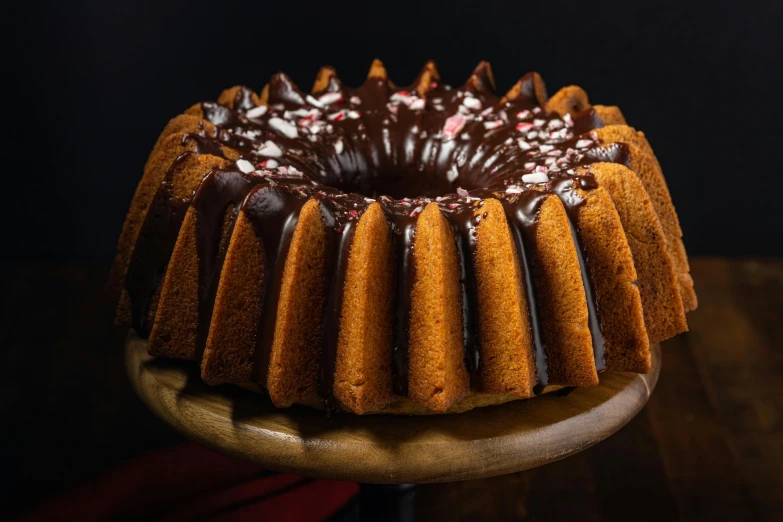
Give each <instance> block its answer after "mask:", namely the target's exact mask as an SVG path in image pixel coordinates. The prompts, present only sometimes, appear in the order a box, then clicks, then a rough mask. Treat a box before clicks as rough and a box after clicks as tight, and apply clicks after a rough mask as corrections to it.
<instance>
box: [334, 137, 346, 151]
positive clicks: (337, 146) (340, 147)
mask: <svg viewBox="0 0 783 522" xmlns="http://www.w3.org/2000/svg"><path fill="white" fill-rule="evenodd" d="M343 147H344V145H343V140H337V141H335V142H334V151H335V152H336V153H337V154H341V153H342V152H343Z"/></svg>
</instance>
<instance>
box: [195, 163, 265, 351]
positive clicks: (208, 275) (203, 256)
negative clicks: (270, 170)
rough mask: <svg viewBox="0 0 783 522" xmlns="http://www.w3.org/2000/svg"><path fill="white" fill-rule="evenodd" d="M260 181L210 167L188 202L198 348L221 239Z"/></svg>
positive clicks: (202, 340)
mask: <svg viewBox="0 0 783 522" xmlns="http://www.w3.org/2000/svg"><path fill="white" fill-rule="evenodd" d="M262 181H264V178H262V177H261V176H253V175H250V174H245V173H242V172H237V171H232V170H214V171H212V172H210V173H209V174H207V175H206V176H205V177H204V179H203V180H202V182H201V184H200V185H199V187H198V189H197V190H196V193H195V195H194V196H193V202H192V206H193V207H194V208H195V209H196V211H197V214H196V217H197V220H196V251H197V253H198V266H199V285H198V303H199V321H198V349H199V351H203V349H204V347H205V346H206V342H207V334H208V333H209V322H210V321H209V318H211V317H212V308H213V306H214V304H215V294H216V292H217V286H218V281H219V279H220V271H221V269H222V268H223V261H224V259H225V256H226V250H227V249H228V243H227V242H225V241H221V240H222V239H224V238H228V237H231V232H232V231H233V229H234V223H235V221H236V218H237V214H238V213H239V205H240V204H241V203H242V201H243V200H244V199H245V196H247V194H248V192H250V189H252V188H253V187H254V186H256V185H258V184H259V183H261V182H262ZM224 226H225V234H224Z"/></svg>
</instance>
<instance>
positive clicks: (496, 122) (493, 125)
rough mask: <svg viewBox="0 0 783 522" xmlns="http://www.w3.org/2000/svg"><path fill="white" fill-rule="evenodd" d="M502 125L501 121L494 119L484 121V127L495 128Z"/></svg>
mask: <svg viewBox="0 0 783 522" xmlns="http://www.w3.org/2000/svg"><path fill="white" fill-rule="evenodd" d="M501 125H503V122H502V121H500V120H494V121H485V122H484V128H485V129H497V128H498V127H500V126H501Z"/></svg>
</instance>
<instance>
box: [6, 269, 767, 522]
mask: <svg viewBox="0 0 783 522" xmlns="http://www.w3.org/2000/svg"><path fill="white" fill-rule="evenodd" d="M692 270H693V276H694V280H695V282H696V288H697V291H698V293H699V297H700V307H699V309H698V310H697V311H695V312H693V313H691V314H689V316H688V320H689V324H690V328H691V331H690V332H689V333H688V334H687V335H684V336H680V337H678V338H676V339H674V340H672V341H669V342H667V343H664V345H663V371H662V372H661V376H660V379H659V382H658V386H657V389H656V391H655V393H654V394H653V395H652V397H651V399H650V401H649V403H648V405H647V406H646V407H645V409H644V410H643V411H642V413H641V414H639V415H637V416H636V417H635V418H634V419H633V420H632V421H631V422H630V423H629V424H628V425H626V426H625V427H624V428H622V429H621V430H620V431H619V432H617V433H616V434H615V435H613V436H611V437H609V438H608V439H606V440H604V441H603V442H601V443H599V444H597V445H596V446H594V447H592V448H590V449H588V450H585V451H583V452H581V453H578V454H576V455H574V456H571V457H568V458H566V459H564V460H561V461H558V462H555V463H552V464H548V465H546V466H543V467H539V468H536V469H533V470H529V471H525V472H521V473H513V474H510V475H504V476H500V477H494V478H490V479H481V480H469V481H462V482H453V483H447V484H429V485H424V486H421V487H420V488H419V490H418V491H417V493H416V495H417V498H416V510H417V513H418V515H419V518H420V519H421V520H470V521H477V520H532V521H538V520H575V519H577V520H609V521H611V520H620V519H622V520H627V519H628V518H629V515H628V514H629V513H633V519H634V520H676V519H680V520H710V519H718V520H769V521H774V520H780V513H781V512H783V501H782V500H781V498H783V496H782V495H781V491H783V475H781V473H780V470H781V469H783V456H781V452H783V404H782V401H783V260H725V259H694V260H693V262H692ZM104 277H105V271H104V270H103V269H90V268H89V267H85V266H67V267H63V266H45V265H41V266H5V267H4V269H3V270H2V271H0V285H1V286H2V288H3V290H4V291H3V293H2V296H1V297H0V314H2V315H0V317H1V318H2V319H0V364H2V368H3V379H1V380H0V392H2V393H0V413H2V414H3V417H4V418H5V419H13V422H10V423H8V424H7V425H5V426H4V430H5V431H4V434H3V442H4V444H3V445H2V450H0V451H2V459H3V460H2V462H3V463H4V465H5V470H6V471H5V475H6V476H7V477H10V486H8V487H7V488H5V489H2V488H0V490H2V493H0V495H3V497H2V501H3V512H5V513H7V512H9V511H15V510H19V509H23V508H25V507H28V506H30V505H34V504H35V503H37V502H39V501H41V500H42V499H45V498H47V497H49V496H51V495H52V494H55V493H59V492H62V491H64V490H67V489H68V488H69V487H71V486H73V485H75V484H77V483H79V482H82V481H85V480H89V479H91V478H93V477H96V476H98V474H99V473H100V472H101V471H102V470H105V469H106V468H107V467H110V466H112V465H113V464H115V463H118V462H120V461H122V460H124V459H127V458H129V457H130V456H132V455H135V454H138V453H140V452H142V451H145V450H148V449H151V448H155V447H161V446H165V445H169V444H171V443H173V442H175V441H178V440H181V437H180V436H179V435H177V434H176V433H175V432H174V431H173V430H171V429H170V428H168V427H166V426H165V425H164V424H163V423H162V422H161V421H159V420H158V419H157V418H155V417H154V416H153V414H152V413H150V412H149V411H148V410H147V408H146V407H145V406H144V405H143V404H142V403H141V402H140V401H139V400H138V399H137V398H136V396H135V394H134V393H133V391H132V390H131V388H130V385H129V384H128V382H127V379H126V378H125V376H124V368H123V360H122V359H123V358H122V343H123V339H124V332H121V331H119V330H116V329H114V328H113V327H112V326H111V317H112V308H111V306H112V305H111V303H110V302H109V301H108V299H106V297H105V296H104V294H103V291H102V284H103V281H104ZM32 382H35V385H34V386H32V385H31V383H32ZM76 398H78V401H77V400H76ZM77 403H78V407H76V406H75V404H77ZM3 512H0V518H4V517H3V516H2V515H3Z"/></svg>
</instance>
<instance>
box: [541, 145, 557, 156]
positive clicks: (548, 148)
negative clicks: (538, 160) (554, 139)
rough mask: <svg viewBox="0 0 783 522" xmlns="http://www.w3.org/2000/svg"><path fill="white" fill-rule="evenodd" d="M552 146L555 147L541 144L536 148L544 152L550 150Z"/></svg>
mask: <svg viewBox="0 0 783 522" xmlns="http://www.w3.org/2000/svg"><path fill="white" fill-rule="evenodd" d="M554 148H555V147H554V146H552V145H541V146H539V147H538V150H540V151H541V152H543V153H544V154H546V153H547V152H549V151H550V150H552V149H554Z"/></svg>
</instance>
